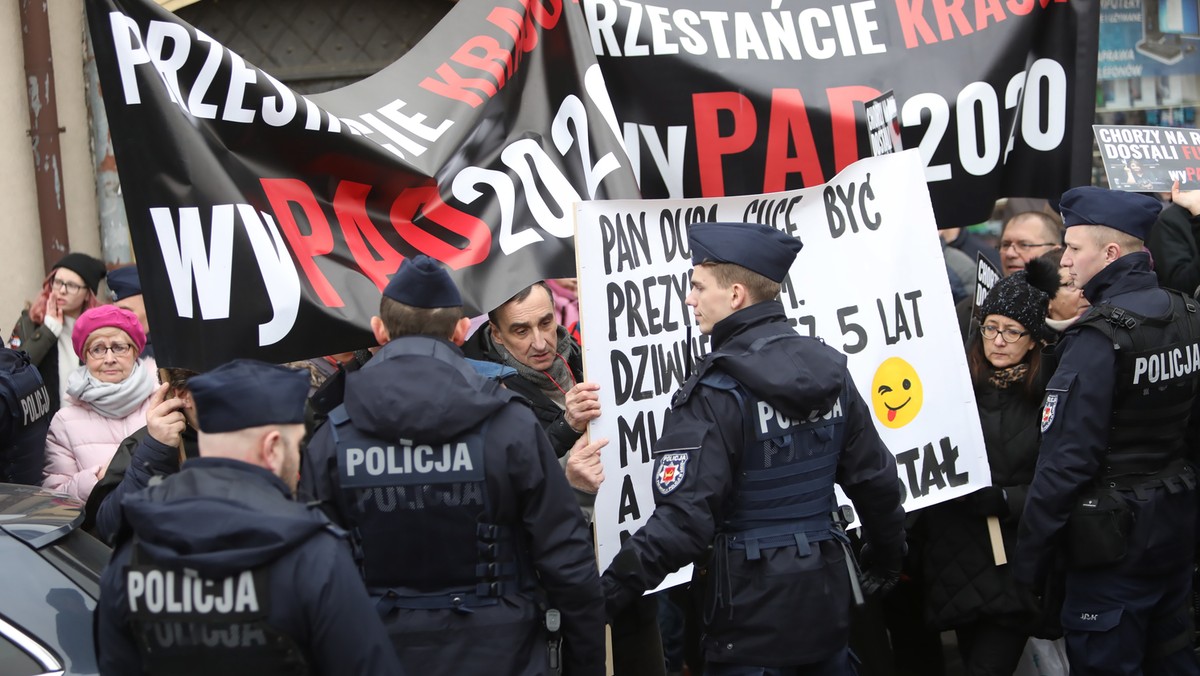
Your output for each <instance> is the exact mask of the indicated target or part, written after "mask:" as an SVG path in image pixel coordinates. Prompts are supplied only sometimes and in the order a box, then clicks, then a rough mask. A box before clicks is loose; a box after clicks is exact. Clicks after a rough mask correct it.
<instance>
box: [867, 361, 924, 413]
mask: <svg viewBox="0 0 1200 676" xmlns="http://www.w3.org/2000/svg"><path fill="white" fill-rule="evenodd" d="M922 394H923V389H922V387H921V378H920V377H919V376H918V375H917V372H916V371H915V370H914V369H913V367H912V364H909V363H908V362H906V361H904V360H903V359H901V358H899V357H889V358H888V359H885V360H884V362H883V363H882V364H880V365H879V368H878V369H876V370H875V379H874V380H872V381H871V408H872V409H874V410H875V417H876V418H879V422H881V423H883V424H884V426H886V427H890V428H892V429H898V428H901V427H904V426H905V425H907V424H908V423H910V422H912V421H913V419H914V418H916V417H917V414H918V413H920V412H921V401H922V399H923V397H922Z"/></svg>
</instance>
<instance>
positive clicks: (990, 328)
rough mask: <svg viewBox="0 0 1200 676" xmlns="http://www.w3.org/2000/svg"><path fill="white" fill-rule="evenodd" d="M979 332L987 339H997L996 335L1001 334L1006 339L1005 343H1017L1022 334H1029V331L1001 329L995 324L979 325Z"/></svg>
mask: <svg viewBox="0 0 1200 676" xmlns="http://www.w3.org/2000/svg"><path fill="white" fill-rule="evenodd" d="M979 333H980V335H982V336H983V337H984V339H985V340H995V339H996V335H997V334H999V335H1000V338H1001V339H1002V340H1004V342H1005V343H1015V342H1017V341H1018V340H1020V339H1021V337H1022V336H1028V335H1029V332H1028V331H1018V330H1016V329H1001V328H1000V327H999V326H996V325H995V324H984V325H983V326H981V327H979Z"/></svg>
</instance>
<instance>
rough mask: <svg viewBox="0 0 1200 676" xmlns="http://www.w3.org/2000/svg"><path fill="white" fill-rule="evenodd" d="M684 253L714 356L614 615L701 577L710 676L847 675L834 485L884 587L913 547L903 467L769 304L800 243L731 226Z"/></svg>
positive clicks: (689, 387) (702, 236)
mask: <svg viewBox="0 0 1200 676" xmlns="http://www.w3.org/2000/svg"><path fill="white" fill-rule="evenodd" d="M688 240H689V245H690V246H691V251H692V255H693V263H694V264H695V267H694V268H693V271H692V290H691V293H690V294H689V295H688V299H687V303H688V305H690V306H692V307H693V309H694V312H695V317H696V323H697V324H698V325H699V327H700V330H701V331H703V332H704V333H708V334H710V335H711V337H712V347H713V349H712V352H711V353H710V354H709V356H708V357H706V358H705V360H704V361H702V362H701V363H699V364H698V365H697V366H696V370H695V372H694V373H693V374H692V376H691V378H690V379H689V380H688V381H687V382H686V383H685V384H684V386H683V387H682V389H681V390H680V391H679V392H678V393H676V395H675V398H674V400H673V401H672V405H671V409H670V411H669V412H668V413H667V417H666V421H665V423H664V429H663V434H662V436H661V437H660V438H659V440H658V442H657V443H656V444H655V446H654V452H655V475H654V488H655V491H654V492H655V496H654V497H655V511H654V513H653V514H652V515H651V517H650V520H649V521H648V522H647V523H646V525H645V526H644V527H643V528H641V529H640V530H639V531H638V532H636V533H635V534H634V535H633V536H632V537H631V538H630V539H629V540H627V541H626V542H625V543H624V545H623V546H622V548H621V551H620V552H619V553H618V555H617V556H616V558H615V559H614V561H613V563H612V565H611V566H610V567H609V569H608V570H607V571H606V572H605V573H604V576H603V583H604V588H605V595H606V601H607V604H608V609H609V613H610V615H611V614H613V613H615V612H617V611H619V610H620V608H622V607H624V606H625V605H626V604H628V603H629V602H630V601H631V600H632V599H634V598H636V596H637V595H638V594H640V593H641V592H642V591H644V590H645V589H649V588H652V587H654V586H655V585H657V584H658V583H659V582H661V581H662V579H663V577H665V576H666V575H667V574H668V573H670V572H671V571H673V570H675V569H677V568H679V567H681V566H683V565H685V564H687V563H692V562H696V563H701V564H707V565H706V566H705V568H704V571H703V575H701V576H698V577H697V578H695V579H694V580H693V584H699V585H702V586H703V589H704V592H703V593H704V602H703V606H704V608H703V611H704V623H705V627H704V631H705V635H706V637H705V642H704V651H705V657H706V659H707V661H708V665H707V666H706V668H705V673H706V674H734V673H738V674H740V673H763V672H762V671H761V669H762V668H764V667H786V668H788V669H790V671H788V672H787V673H814V674H815V673H820V674H823V675H834V674H838V675H840V674H847V675H848V674H851V673H852V672H851V671H850V670H851V666H850V661H849V657H848V654H847V648H846V643H847V640H848V627H849V613H850V606H851V590H852V581H851V579H850V575H851V573H850V567H849V566H848V560H847V557H848V556H849V553H848V551H847V548H846V547H845V546H844V544H845V534H844V533H842V532H841V530H840V528H839V527H838V526H837V525H836V524H835V523H834V520H833V518H832V516H831V514H832V513H833V511H834V508H835V502H834V483H835V480H836V482H837V483H839V484H840V485H841V486H842V488H843V489H844V490H845V492H846V494H847V495H848V496H849V497H850V499H851V500H852V501H853V502H854V504H855V507H856V508H857V509H858V512H859V514H860V516H861V518H862V522H863V524H864V525H865V530H866V535H867V538H868V540H869V542H870V544H871V545H872V547H873V549H874V551H875V554H876V556H875V557H874V560H875V565H876V569H875V570H874V571H873V572H872V573H871V575H872V580H874V581H877V582H880V583H882V582H883V581H884V580H888V581H890V580H891V579H894V576H895V575H898V571H899V569H900V559H901V557H902V556H903V553H904V547H905V545H904V528H903V519H904V512H903V510H902V508H901V506H900V502H901V494H900V483H899V480H898V478H897V475H896V463H895V460H894V458H893V457H892V454H891V453H890V452H889V451H888V449H887V448H886V447H885V446H884V444H883V443H882V441H881V440H880V439H879V436H878V434H877V433H876V431H875V428H874V425H873V423H872V422H871V419H870V418H871V416H870V414H869V412H868V410H867V408H866V405H865V404H864V402H863V400H862V397H861V396H860V395H859V394H858V392H857V390H856V389H855V388H854V384H853V382H852V381H851V379H850V375H849V372H848V371H847V370H846V359H845V357H844V356H842V355H841V354H840V353H838V352H837V351H836V350H834V349H833V348H830V347H828V346H826V345H824V344H823V343H822V342H820V341H819V340H816V339H812V338H808V337H802V336H800V335H798V334H797V333H796V332H795V331H794V330H792V328H791V327H790V326H789V325H788V323H787V319H786V317H785V315H784V312H783V306H782V305H781V304H780V302H779V301H778V300H777V299H776V296H777V295H778V293H779V285H780V282H781V281H782V280H783V279H784V277H785V275H786V274H787V271H788V269H789V268H790V267H791V263H792V261H793V260H794V259H795V256H796V253H797V252H798V251H799V250H800V242H799V241H798V240H796V239H795V238H792V237H788V236H786V235H784V234H782V233H780V232H778V231H776V230H773V229H771V228H769V227H767V226H762V225H750V224H728V223H724V224H722V223H709V224H697V225H693V226H691V227H690V228H689V231H688ZM710 546H711V557H710V558H709V559H708V560H707V561H705V556H706V552H707V551H708V549H709V547H710ZM851 565H852V564H851ZM755 669H757V670H755Z"/></svg>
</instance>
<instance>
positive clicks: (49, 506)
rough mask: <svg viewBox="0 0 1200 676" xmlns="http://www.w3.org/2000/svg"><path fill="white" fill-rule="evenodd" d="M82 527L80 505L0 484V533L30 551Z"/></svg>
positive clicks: (57, 496) (31, 488)
mask: <svg viewBox="0 0 1200 676" xmlns="http://www.w3.org/2000/svg"><path fill="white" fill-rule="evenodd" d="M81 523H83V503H81V502H79V501H78V500H75V499H74V498H71V497H69V496H68V495H66V494H64V493H55V492H53V491H48V490H46V489H44V488H39V487H35V486H19V485H16V484H0V530H3V531H4V532H5V533H7V534H9V535H10V536H12V537H14V538H16V539H18V540H21V541H22V542H24V543H25V544H27V545H29V546H30V547H33V548H34V549H41V548H42V547H45V546H46V545H48V544H50V543H52V542H54V541H56V540H58V539H59V538H62V537H63V536H65V535H67V534H68V533H70V532H71V531H72V530H74V529H75V528H77V527H79V524H81Z"/></svg>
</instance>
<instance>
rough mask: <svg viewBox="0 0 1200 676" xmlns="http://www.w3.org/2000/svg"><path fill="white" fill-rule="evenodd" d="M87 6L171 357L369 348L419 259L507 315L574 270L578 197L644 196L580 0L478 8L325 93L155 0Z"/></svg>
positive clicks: (460, 7)
mask: <svg viewBox="0 0 1200 676" xmlns="http://www.w3.org/2000/svg"><path fill="white" fill-rule="evenodd" d="M87 14H88V24H89V27H90V30H91V34H92V38H93V41H94V43H95V50H96V62H97V67H98V70H99V74H100V81H101V86H102V89H103V93H104V101H105V108H106V111H107V114H108V117H109V122H110V128H111V132H112V140H113V146H114V149H115V151H116V156H117V161H118V165H119V166H118V169H119V172H120V175H121V183H122V187H123V192H124V197H125V203H126V211H127V213H128V215H129V225H130V232H131V236H132V240H133V245H134V250H135V252H136V254H137V260H138V267H139V273H140V275H141V277H142V279H143V281H144V284H143V287H144V288H145V289H146V294H145V295H146V300H147V310H148V313H149V317H150V322H151V324H152V325H153V331H154V336H155V348H156V351H157V354H158V356H159V360H160V363H163V364H170V365H187V366H192V367H197V368H205V367H208V366H212V365H214V364H216V363H220V362H221V361H224V360H226V359H229V358H231V357H235V356H243V357H257V358H260V359H265V360H268V361H277V362H278V361H287V360H294V359H299V358H304V357H311V356H316V355H321V354H329V353H334V352H339V351H343V350H347V349H352V348H354V347H361V346H365V345H367V344H369V343H371V342H373V340H372V338H371V336H370V334H369V331H368V330H367V326H368V321H367V320H368V319H369V317H370V316H371V315H372V314H373V313H375V312H376V311H377V308H378V302H379V295H380V289H381V288H382V287H383V286H384V285H386V283H387V281H388V279H389V277H390V275H391V274H392V273H393V272H395V270H396V268H397V267H398V266H399V265H400V263H401V261H403V260H404V259H405V258H407V257H410V256H413V255H416V254H418V253H425V254H428V255H430V256H432V257H433V258H436V259H438V260H441V261H442V262H444V263H445V264H446V265H447V266H448V267H449V268H450V269H451V271H452V274H453V275H454V278H455V280H456V281H457V282H458V284H459V285H460V287H461V288H462V290H463V295H464V299H465V301H466V303H467V305H468V308H467V309H468V311H480V310H484V309H487V308H491V307H493V306H495V305H497V304H499V303H500V302H503V301H504V300H506V299H507V298H508V297H509V296H510V295H511V294H512V293H513V292H515V291H516V290H518V289H519V288H521V287H523V286H525V285H527V284H529V283H530V282H532V281H534V280H536V279H541V278H544V277H562V276H569V275H571V274H573V268H574V265H573V235H574V223H573V217H572V211H571V207H572V204H573V203H574V202H576V201H579V200H584V199H603V198H613V197H626V198H629V197H636V196H637V195H638V191H637V186H636V184H635V182H634V177H633V174H632V171H631V168H630V166H629V163H628V159H627V158H626V156H625V153H624V151H623V150H622V149H621V146H620V139H619V136H618V134H617V129H618V124H617V121H616V118H615V116H614V114H613V109H612V105H611V102H610V101H609V100H608V94H607V89H606V88H605V85H604V81H603V78H602V76H601V73H600V71H599V69H598V67H597V65H596V62H595V57H594V55H592V54H591V53H590V50H587V49H586V48H585V47H586V45H587V28H586V26H585V24H584V21H583V14H582V13H581V12H580V11H579V8H578V6H576V5H575V4H574V3H569V2H566V3H564V2H562V0H510V1H508V2H485V1H484V0H462V1H461V2H459V3H458V4H457V6H456V7H455V8H454V9H453V10H451V12H450V14H449V15H448V17H447V19H446V20H445V21H443V22H441V23H440V24H439V25H438V26H437V27H435V29H434V30H433V32H432V33H430V34H429V35H428V36H427V37H426V39H424V40H423V41H422V42H421V43H420V44H419V45H417V46H416V48H414V49H413V50H412V51H411V52H410V53H408V54H407V55H405V57H404V58H403V59H401V60H400V61H397V62H396V63H394V64H392V65H391V66H389V67H388V68H386V69H384V70H383V71H381V72H379V73H377V74H376V75H374V76H372V77H370V78H368V79H366V80H364V81H362V82H359V83H356V84H354V85H351V86H348V87H344V88H342V89H339V90H337V91H334V92H329V93H327V94H322V95H319V96H307V97H306V96H302V95H299V94H297V93H295V92H293V91H291V90H290V89H288V88H287V87H286V86H284V85H283V84H281V83H280V82H279V81H278V80H276V79H275V78H273V77H272V76H271V75H269V74H267V73H265V72H263V71H261V70H259V69H257V68H255V67H253V66H252V65H250V64H247V63H246V62H245V61H244V60H243V59H242V58H241V57H240V56H239V55H237V54H235V53H233V52H231V51H229V50H228V49H226V48H225V47H223V46H222V45H220V44H218V43H217V42H215V41H214V40H213V39H212V38H210V37H209V36H207V35H205V34H204V33H202V32H200V31H198V30H196V29H195V28H193V27H191V26H189V25H187V24H186V23H184V22H182V21H180V20H179V19H178V18H177V17H176V16H174V15H173V14H170V13H168V12H166V11H164V10H163V9H161V8H160V7H159V6H158V5H157V4H155V3H154V2H152V1H150V0H88V2H87Z"/></svg>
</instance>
